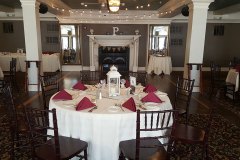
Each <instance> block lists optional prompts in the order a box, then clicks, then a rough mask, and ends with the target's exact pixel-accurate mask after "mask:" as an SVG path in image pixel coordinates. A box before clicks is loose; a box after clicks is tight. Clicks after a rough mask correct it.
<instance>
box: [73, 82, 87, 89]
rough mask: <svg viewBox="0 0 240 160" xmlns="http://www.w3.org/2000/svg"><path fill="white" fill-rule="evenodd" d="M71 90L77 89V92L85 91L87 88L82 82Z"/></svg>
mask: <svg viewBox="0 0 240 160" xmlns="http://www.w3.org/2000/svg"><path fill="white" fill-rule="evenodd" d="M72 88H73V89H78V90H86V89H87V87H86V86H85V85H84V84H83V83H82V82H78V83H76V84H75V85H74V86H73V87H72Z"/></svg>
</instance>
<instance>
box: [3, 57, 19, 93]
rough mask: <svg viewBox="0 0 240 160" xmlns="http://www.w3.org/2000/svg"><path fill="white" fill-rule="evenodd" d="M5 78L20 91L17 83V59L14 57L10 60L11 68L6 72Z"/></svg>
mask: <svg viewBox="0 0 240 160" xmlns="http://www.w3.org/2000/svg"><path fill="white" fill-rule="evenodd" d="M4 79H5V80H6V81H8V82H9V83H10V84H11V87H13V88H14V89H15V90H16V91H19V88H18V84H17V59H16V58H12V60H11V61H10V69H9V72H4Z"/></svg>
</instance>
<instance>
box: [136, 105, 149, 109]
mask: <svg viewBox="0 0 240 160" xmlns="http://www.w3.org/2000/svg"><path fill="white" fill-rule="evenodd" d="M138 107H139V108H141V109H143V110H147V109H146V108H145V107H143V106H142V105H141V104H139V105H138Z"/></svg>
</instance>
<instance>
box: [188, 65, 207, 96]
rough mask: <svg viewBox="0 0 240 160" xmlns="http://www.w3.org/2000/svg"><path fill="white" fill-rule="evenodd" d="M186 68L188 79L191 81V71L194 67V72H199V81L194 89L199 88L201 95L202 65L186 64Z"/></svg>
mask: <svg viewBox="0 0 240 160" xmlns="http://www.w3.org/2000/svg"><path fill="white" fill-rule="evenodd" d="M187 66H188V79H193V78H192V77H191V71H192V70H193V68H194V67H195V68H196V70H199V72H200V81H199V86H196V85H194V87H199V89H200V93H201V94H202V93H203V74H202V63H187Z"/></svg>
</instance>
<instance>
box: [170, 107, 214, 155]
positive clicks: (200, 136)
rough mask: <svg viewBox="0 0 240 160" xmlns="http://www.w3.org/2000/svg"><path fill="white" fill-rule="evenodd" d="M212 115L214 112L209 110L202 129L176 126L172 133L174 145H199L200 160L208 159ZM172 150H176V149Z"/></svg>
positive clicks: (181, 125) (182, 125) (183, 125)
mask: <svg viewBox="0 0 240 160" xmlns="http://www.w3.org/2000/svg"><path fill="white" fill-rule="evenodd" d="M213 113H214V110H213V109H210V114H209V119H208V121H207V124H206V125H205V127H204V129H203V128H198V127H193V126H190V125H185V124H176V127H175V130H174V132H173V141H174V144H177V143H178V142H181V143H184V144H190V145H200V146H201V147H202V158H203V159H209V155H208V137H209V132H210V128H211V124H212V119H213ZM175 147H176V146H175ZM174 149H176V150H177V148H174Z"/></svg>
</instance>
